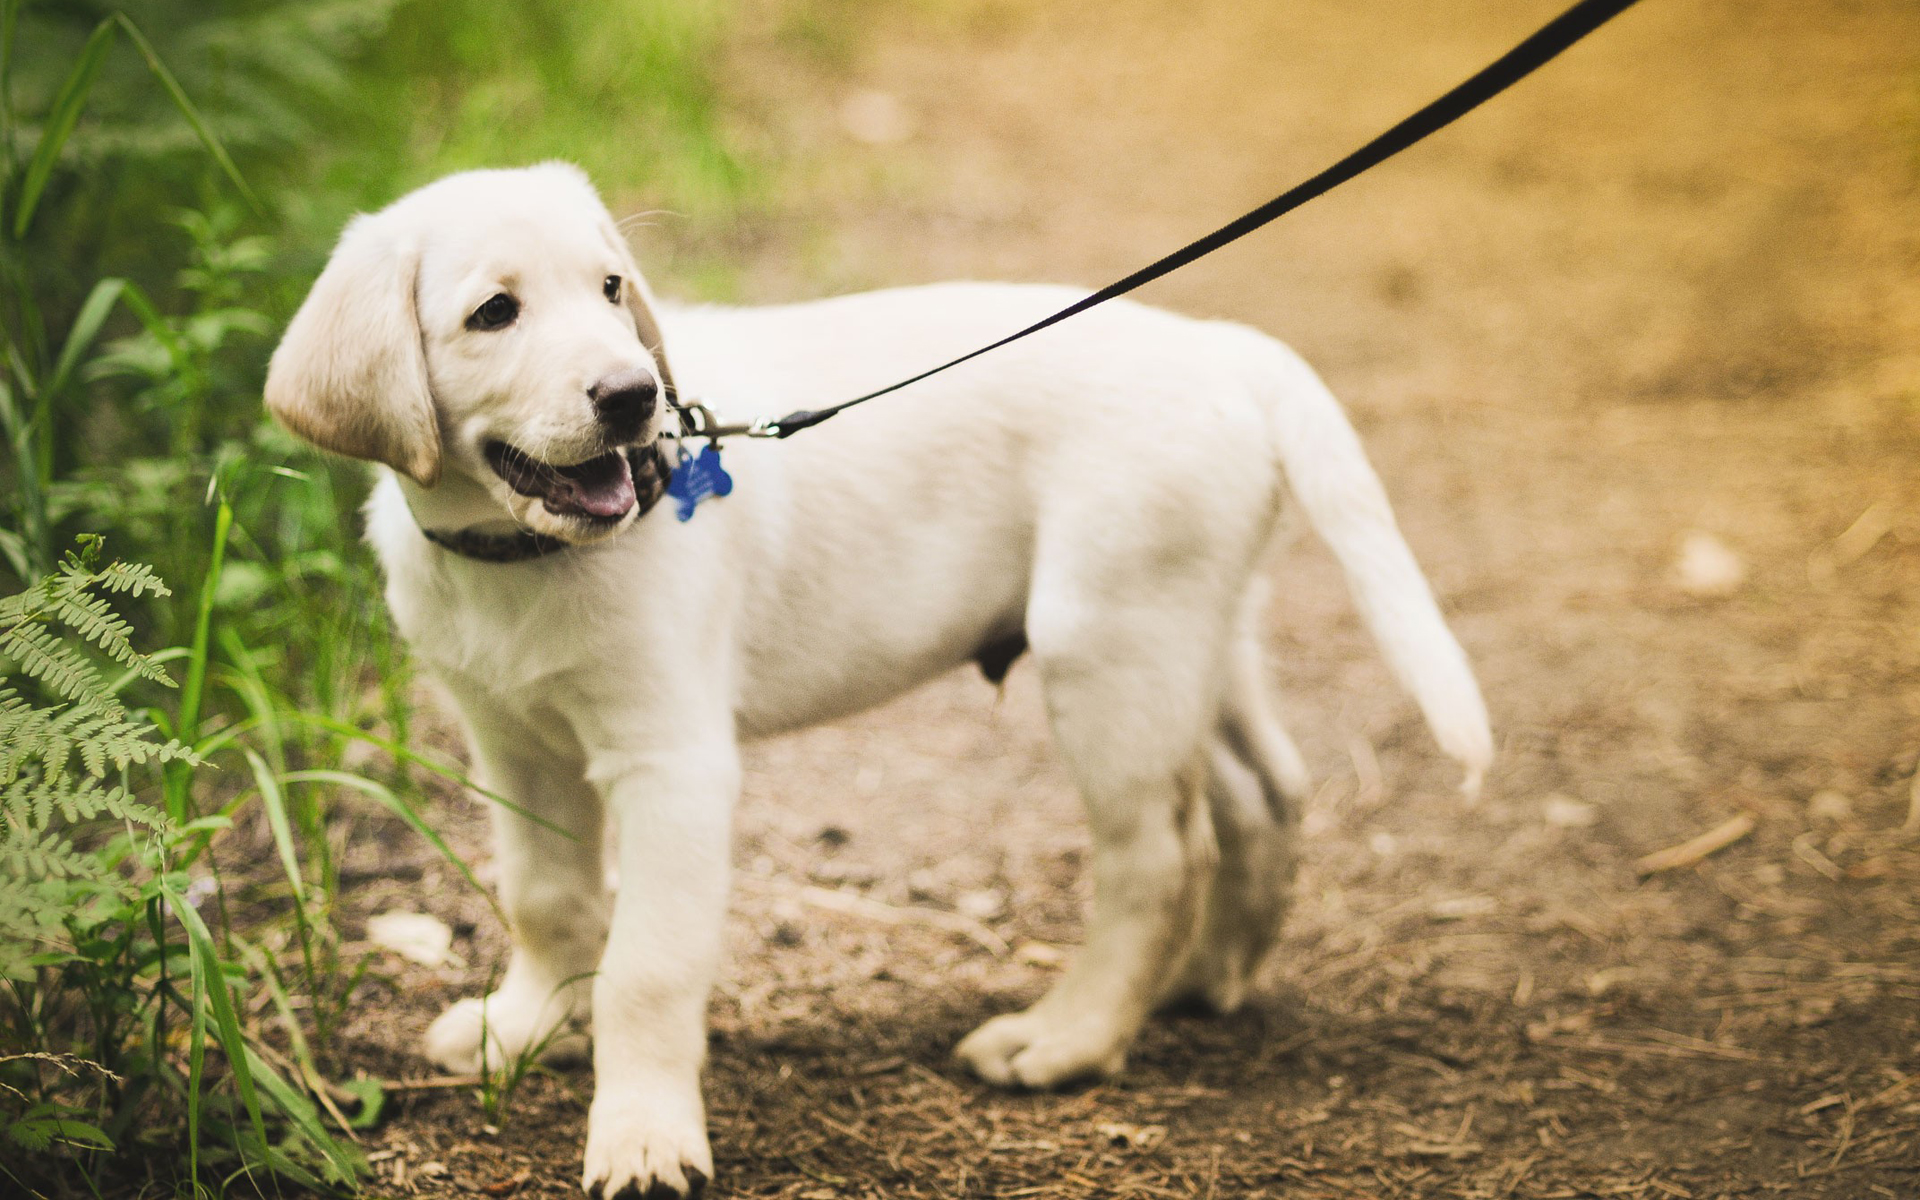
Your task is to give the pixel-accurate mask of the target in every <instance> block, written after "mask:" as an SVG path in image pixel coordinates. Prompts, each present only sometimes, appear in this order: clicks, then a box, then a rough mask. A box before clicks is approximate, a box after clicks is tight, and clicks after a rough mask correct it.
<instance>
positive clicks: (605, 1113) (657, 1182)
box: [580, 1088, 713, 1200]
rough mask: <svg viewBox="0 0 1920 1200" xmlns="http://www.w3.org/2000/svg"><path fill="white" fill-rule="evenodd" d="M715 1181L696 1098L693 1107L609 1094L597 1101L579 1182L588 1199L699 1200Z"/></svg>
mask: <svg viewBox="0 0 1920 1200" xmlns="http://www.w3.org/2000/svg"><path fill="white" fill-rule="evenodd" d="M689 1107H690V1108H691V1111H687V1110H688V1109H689ZM712 1177H713V1151H712V1150H711V1149H710V1148H709V1147H708V1145H707V1128H706V1118H705V1116H704V1114H703V1112H702V1110H701V1105H700V1102H699V1099H698V1097H697V1094H696V1097H695V1099H694V1100H693V1101H692V1103H691V1105H688V1104H686V1103H684V1102H683V1103H678V1104H675V1103H661V1102H659V1101H658V1100H657V1099H652V1098H649V1097H646V1096H643V1095H638V1094H635V1093H632V1092H625V1093H614V1094H609V1093H608V1092H607V1090H606V1089H605V1088H602V1089H601V1090H600V1092H599V1094H598V1095H596V1096H594V1098H593V1108H592V1110H591V1111H590V1112H589V1113H588V1115H587V1155H586V1167H585V1169H584V1171H583V1173H582V1175H581V1177H580V1186H581V1187H582V1188H583V1189H585V1191H586V1192H587V1194H588V1195H591V1196H595V1197H599V1198H600V1200H678V1198H680V1197H691V1196H698V1195H699V1194H700V1192H701V1190H702V1189H703V1188H705V1187H706V1185H707V1180H708V1179H710V1178H712Z"/></svg>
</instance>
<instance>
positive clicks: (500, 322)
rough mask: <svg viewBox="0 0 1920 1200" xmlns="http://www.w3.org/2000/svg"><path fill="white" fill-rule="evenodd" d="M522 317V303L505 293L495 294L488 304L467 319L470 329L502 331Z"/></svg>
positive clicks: (474, 311)
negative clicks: (518, 317) (515, 319)
mask: <svg viewBox="0 0 1920 1200" xmlns="http://www.w3.org/2000/svg"><path fill="white" fill-rule="evenodd" d="M519 315H520V302H519V301H518V300H515V299H514V298H513V297H512V296H509V295H507V294H506V293H505V292H495V293H494V294H493V295H492V296H489V297H488V298H487V302H486V303H485V304H482V305H481V306H480V307H479V308H476V309H474V310H473V315H472V316H470V317H468V318H467V328H468V329H502V328H505V327H506V326H508V325H511V324H513V319H514V318H515V317H517V316H519Z"/></svg>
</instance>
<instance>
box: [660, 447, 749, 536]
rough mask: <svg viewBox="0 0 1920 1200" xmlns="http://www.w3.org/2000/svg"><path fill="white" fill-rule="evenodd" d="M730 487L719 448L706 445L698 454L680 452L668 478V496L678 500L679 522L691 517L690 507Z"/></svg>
mask: <svg viewBox="0 0 1920 1200" xmlns="http://www.w3.org/2000/svg"><path fill="white" fill-rule="evenodd" d="M732 490H733V476H731V475H729V474H727V469H726V468H725V467H723V466H721V465H720V450H719V448H718V447H716V446H714V445H712V444H709V445H707V446H704V447H702V448H701V451H700V453H699V454H698V455H693V454H688V453H687V452H686V450H685V449H682V450H681V451H680V461H679V462H678V463H677V464H675V466H674V468H673V474H672V475H669V476H668V477H667V495H669V496H672V497H673V498H674V499H675V500H678V501H679V502H680V507H679V509H678V510H677V514H678V516H679V517H680V519H681V520H682V521H689V520H692V519H693V510H694V509H695V508H696V507H698V506H699V504H700V502H701V501H702V500H705V499H706V498H707V497H709V496H724V495H726V494H727V493H728V492H731V491H732Z"/></svg>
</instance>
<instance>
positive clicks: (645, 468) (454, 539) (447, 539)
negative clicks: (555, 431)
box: [420, 442, 673, 563]
mask: <svg viewBox="0 0 1920 1200" xmlns="http://www.w3.org/2000/svg"><path fill="white" fill-rule="evenodd" d="M627 469H628V470H630V471H632V472H633V495H634V507H635V508H637V509H638V510H639V512H638V516H640V517H644V516H646V515H647V513H648V512H649V511H651V510H652V508H653V506H654V505H656V504H658V503H660V497H662V496H664V495H666V492H667V477H668V476H669V475H671V474H672V473H673V466H672V464H671V463H669V462H668V461H667V455H666V451H665V450H663V449H662V448H661V447H660V445H659V443H657V442H656V443H655V444H654V445H652V446H651V447H648V448H647V449H644V450H643V449H641V448H639V447H629V448H628V449H627ZM420 532H421V534H422V535H423V536H425V538H426V539H427V540H428V541H429V542H432V543H433V544H434V545H436V546H438V547H440V548H441V549H442V550H445V551H448V552H449V553H452V554H458V555H459V556H461V557H462V558H471V559H473V560H475V561H477V562H486V563H517V562H527V561H529V560H531V559H535V558H545V557H546V556H547V555H549V554H553V553H555V552H556V551H560V550H565V549H567V548H568V547H569V546H571V545H573V543H572V542H567V541H562V540H561V539H559V538H557V537H549V536H548V535H546V534H544V533H535V532H534V531H533V530H531V529H516V530H514V531H513V532H512V533H481V532H480V531H479V530H477V529H428V528H427V527H425V526H424V525H423V526H421V527H420Z"/></svg>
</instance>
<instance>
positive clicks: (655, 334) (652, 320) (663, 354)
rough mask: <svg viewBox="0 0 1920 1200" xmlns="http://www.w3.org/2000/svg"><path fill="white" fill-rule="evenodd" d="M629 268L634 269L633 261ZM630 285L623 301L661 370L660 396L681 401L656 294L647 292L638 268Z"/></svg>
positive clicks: (626, 289) (628, 280)
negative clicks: (655, 307)
mask: <svg viewBox="0 0 1920 1200" xmlns="http://www.w3.org/2000/svg"><path fill="white" fill-rule="evenodd" d="M628 265H629V266H631V265H632V263H631V260H629V263H628ZM627 284H628V286H627V287H625V288H622V289H621V291H620V299H621V302H622V303H624V304H625V305H626V306H627V311H628V312H629V313H631V314H633V324H634V327H635V328H637V329H638V330H639V331H640V344H641V345H643V346H645V347H646V348H647V350H648V352H649V353H651V354H652V355H653V362H654V365H655V366H657V367H659V368H660V394H661V395H663V396H665V397H666V398H668V399H669V400H678V399H680V389H679V388H677V387H675V386H674V385H673V368H672V367H669V366H668V365H667V344H666V340H665V339H664V338H663V337H661V336H660V321H659V319H658V318H656V317H655V316H654V315H653V302H654V301H653V293H652V292H650V291H648V290H647V285H646V282H645V281H644V280H642V279H641V278H640V271H639V269H638V268H634V269H633V272H632V274H631V275H629V276H628V279H627Z"/></svg>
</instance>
